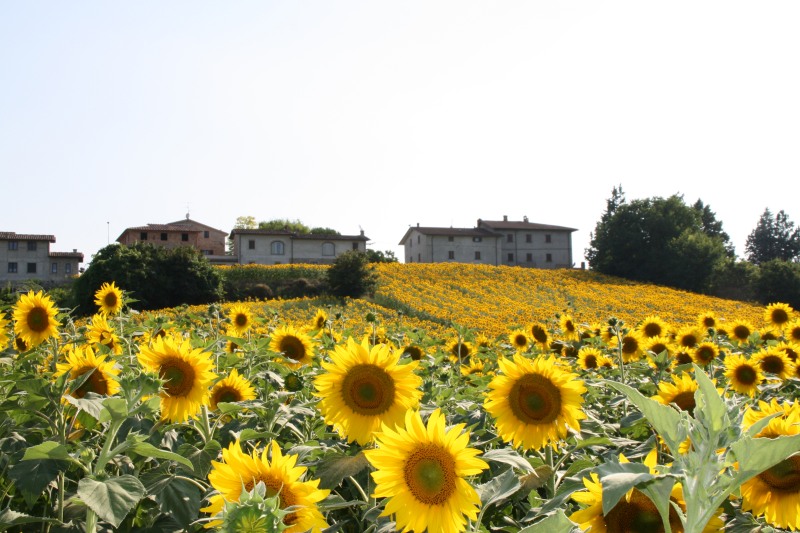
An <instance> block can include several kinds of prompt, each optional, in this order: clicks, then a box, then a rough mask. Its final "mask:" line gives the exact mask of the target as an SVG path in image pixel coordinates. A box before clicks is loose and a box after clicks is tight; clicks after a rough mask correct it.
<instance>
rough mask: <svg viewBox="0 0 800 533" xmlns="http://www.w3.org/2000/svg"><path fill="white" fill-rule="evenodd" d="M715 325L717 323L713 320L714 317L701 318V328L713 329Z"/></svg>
mask: <svg viewBox="0 0 800 533" xmlns="http://www.w3.org/2000/svg"><path fill="white" fill-rule="evenodd" d="M716 324H717V321H716V320H714V317H710V316H707V317H705V318H703V326H705V327H706V328H713V327H714V326H715V325H716Z"/></svg>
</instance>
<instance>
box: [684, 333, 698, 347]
mask: <svg viewBox="0 0 800 533" xmlns="http://www.w3.org/2000/svg"><path fill="white" fill-rule="evenodd" d="M695 344H697V337H696V336H694V335H692V334H691V333H689V334H687V335H684V336H682V337H681V346H683V347H684V348H694V346H695Z"/></svg>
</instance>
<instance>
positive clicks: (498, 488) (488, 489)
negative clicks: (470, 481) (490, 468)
mask: <svg viewBox="0 0 800 533" xmlns="http://www.w3.org/2000/svg"><path fill="white" fill-rule="evenodd" d="M520 487H521V485H520V482H519V478H518V477H517V476H516V474H514V469H513V468H509V469H508V470H506V471H505V472H503V473H502V474H500V475H499V476H496V477H494V478H492V480H491V481H488V482H486V483H484V484H483V485H479V486H477V487H475V489H476V490H477V492H478V495H479V496H480V497H481V502H482V503H483V507H484V508H486V507H489V506H490V505H492V504H494V503H499V502H501V501H503V500H505V499H507V498H510V497H511V496H513V495H514V493H515V492H517V491H518V490H519V489H520Z"/></svg>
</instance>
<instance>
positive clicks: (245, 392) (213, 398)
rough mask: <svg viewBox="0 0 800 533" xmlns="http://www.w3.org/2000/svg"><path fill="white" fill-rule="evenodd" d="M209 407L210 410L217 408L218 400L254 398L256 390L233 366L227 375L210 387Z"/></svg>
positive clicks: (234, 400) (243, 400)
mask: <svg viewBox="0 0 800 533" xmlns="http://www.w3.org/2000/svg"><path fill="white" fill-rule="evenodd" d="M209 397H210V400H209V404H210V405H209V407H211V409H212V410H215V409H216V408H217V404H218V403H220V402H228V403H234V402H246V401H247V400H254V399H255V397H256V390H255V389H254V388H253V385H251V384H250V382H249V381H248V380H247V379H245V378H244V377H243V376H240V375H239V372H238V371H237V370H236V369H235V368H234V369H233V370H231V373H230V374H228V377H226V378H225V379H223V380H221V381H218V382H217V384H216V385H214V386H213V387H212V388H211V393H210V394H209Z"/></svg>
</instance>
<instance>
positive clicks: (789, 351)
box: [782, 347, 797, 361]
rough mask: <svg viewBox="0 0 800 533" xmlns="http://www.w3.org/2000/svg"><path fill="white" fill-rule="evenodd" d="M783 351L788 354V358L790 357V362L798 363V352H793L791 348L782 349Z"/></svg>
mask: <svg viewBox="0 0 800 533" xmlns="http://www.w3.org/2000/svg"><path fill="white" fill-rule="evenodd" d="M782 350H783V353H785V354H786V357H788V358H789V359H790V360H792V361H797V352H795V351H794V350H792V349H791V348H789V347H786V348H782Z"/></svg>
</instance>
